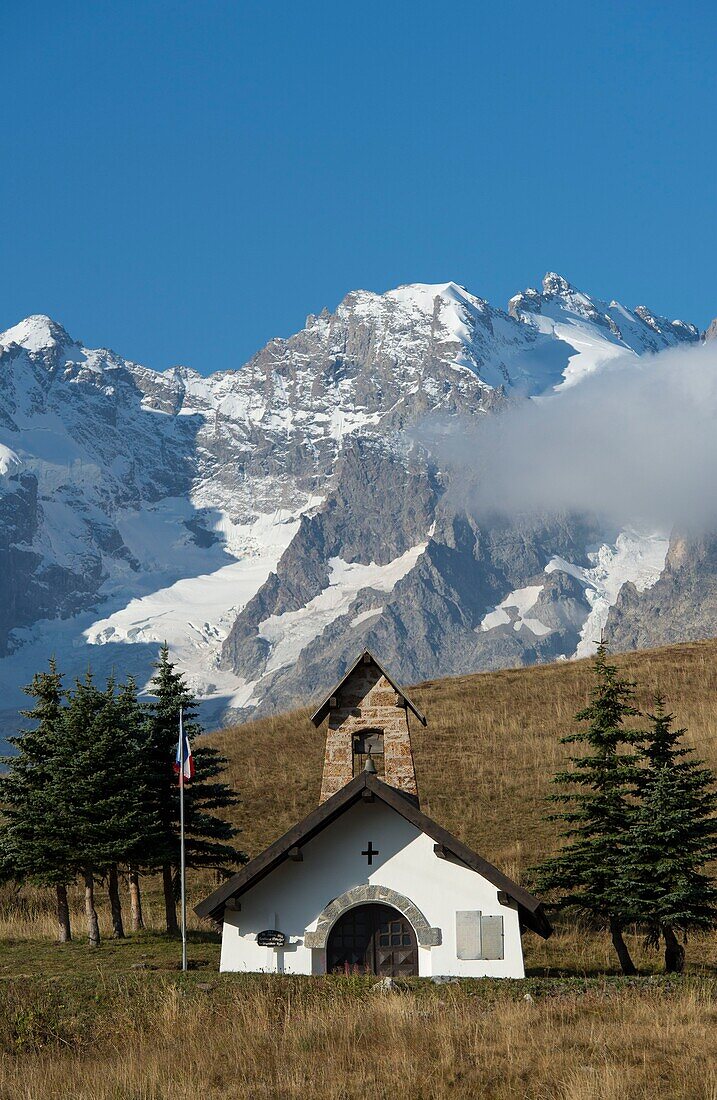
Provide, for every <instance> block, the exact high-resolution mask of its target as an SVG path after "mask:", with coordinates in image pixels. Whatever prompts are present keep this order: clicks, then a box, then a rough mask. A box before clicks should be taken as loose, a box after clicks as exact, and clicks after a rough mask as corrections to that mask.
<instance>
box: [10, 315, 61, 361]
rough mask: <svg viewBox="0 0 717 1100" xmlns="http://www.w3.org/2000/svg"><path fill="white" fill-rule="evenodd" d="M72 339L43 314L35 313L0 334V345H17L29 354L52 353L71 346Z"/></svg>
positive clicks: (58, 325)
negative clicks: (56, 349)
mask: <svg viewBox="0 0 717 1100" xmlns="http://www.w3.org/2000/svg"><path fill="white" fill-rule="evenodd" d="M73 343H74V341H73V339H72V337H71V336H70V335H69V334H68V333H67V332H66V331H65V329H64V328H63V327H62V325H60V324H58V323H57V321H53V319H52V317H48V316H47V315H46V314H44V313H35V314H33V315H32V316H31V317H26V318H25V320H24V321H20V323H19V324H17V325H13V326H12V328H9V329H6V330H5V332H2V333H0V345H3V346H4V347H8V346H9V345H10V344H19V346H20V347H22V348H24V349H25V350H26V351H29V352H31V353H37V352H43V351H52V350H54V349H55V348H57V347H65V346H67V345H68V344H73Z"/></svg>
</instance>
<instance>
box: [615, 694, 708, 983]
mask: <svg viewBox="0 0 717 1100" xmlns="http://www.w3.org/2000/svg"><path fill="white" fill-rule="evenodd" d="M648 717H649V720H650V730H649V733H648V739H647V741H646V742H645V745H644V746H643V748H642V758H643V761H644V764H645V767H644V769H643V771H642V773H641V775H640V776H639V797H640V805H639V808H638V810H637V812H636V814H635V818H634V822H633V824H632V827H631V828H630V830H629V832H628V834H627V837H626V842H625V845H624V850H623V856H622V866H621V884H622V892H623V895H624V897H625V898H626V899H629V902H630V914H629V916H630V918H631V919H632V920H634V921H636V922H639V923H641V924H643V925H644V926H645V927H646V928H647V932H648V941H649V942H652V943H653V944H654V945H655V946H657V944H659V942H660V938H662V939H664V942H665V970H666V971H667V972H675V971H681V970H682V969H683V966H684V959H685V950H684V947H683V946H682V944H681V943H680V942H679V940H678V937H677V933H678V932H682V933H683V934H685V933H687V932H689V931H692V930H698V929H707V928H712V927H714V926H715V924H717V886H715V883H714V881H713V880H712V879H711V878H710V877H709V876H708V875H707V874H706V873H705V871H704V867H705V865H706V864H707V863H709V862H710V861H712V860H714V859H716V858H717V818H716V817H715V813H716V811H717V793H716V792H715V786H714V783H715V778H714V776H713V774H712V773H711V772H710V771H709V769H708V768H706V767H704V766H703V765H702V764H701V762H699V761H697V760H695V759H693V758H692V750H691V749H688V748H685V747H684V746H683V744H682V739H683V737H684V734H685V732H686V731H685V730H684V729H674V728H673V725H674V716H673V715H672V714H667V713H666V711H665V706H664V700H663V698H662V697H660V696H658V698H657V699H656V700H655V709H654V713H653V714H651V715H649V716H648Z"/></svg>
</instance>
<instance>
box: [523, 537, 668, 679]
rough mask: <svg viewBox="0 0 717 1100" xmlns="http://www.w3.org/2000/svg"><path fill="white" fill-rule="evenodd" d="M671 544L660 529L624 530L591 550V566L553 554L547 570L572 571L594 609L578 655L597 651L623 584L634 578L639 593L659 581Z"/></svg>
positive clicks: (582, 637) (585, 629)
mask: <svg viewBox="0 0 717 1100" xmlns="http://www.w3.org/2000/svg"><path fill="white" fill-rule="evenodd" d="M669 545H670V540H669V538H668V537H667V536H666V535H664V534H661V533H659V532H658V533H649V534H643V533H640V532H637V531H621V532H620V534H619V535H618V536H617V538H616V539H615V540H614V541H613V542H605V543H603V544H602V545H601V546H598V547H596V548H595V549H593V550H591V551H589V552H588V559H589V560H590V561H591V562H592V565H591V567H590V568H588V569H583V568H581V567H580V566H577V565H572V564H571V563H570V562H567V561H565V559H564V558H561V557H553V558H552V559H551V560H550V561H549V562H548V564H547V565H546V567H545V572H546V573H552V572H554V571H555V570H558V571H560V572H563V573H568V574H569V575H570V576H571V577H575V579H576V580H578V581H580V583H581V584H583V585H584V586H585V597H586V599H587V601H588V603H589V604H590V609H591V610H590V613H589V614H588V616H587V618H586V620H585V624H584V626H583V628H582V631H581V632H580V641H579V643H578V647H577V649H576V651H575V657H589V656H590V655H591V654H592V653H594V652H595V651H596V649H597V646H598V643H599V641H600V637H601V635H602V631H603V629H604V627H605V624H606V622H607V617H608V615H609V613H610V608H611V607H612V606H613V605H614V603H615V601H616V600H617V597H618V593H619V592H620V589H621V588H622V586H623V584H626V583H627V582H628V581H631V582H632V584H634V585H635V587H636V588H637V590H638V592H644V591H646V589H648V588H651V587H652V585H653V584H655V582H656V581H657V579H658V577H659V576H660V574H661V573H662V570H663V569H664V568H665V559H666V557H667V551H668V548H669Z"/></svg>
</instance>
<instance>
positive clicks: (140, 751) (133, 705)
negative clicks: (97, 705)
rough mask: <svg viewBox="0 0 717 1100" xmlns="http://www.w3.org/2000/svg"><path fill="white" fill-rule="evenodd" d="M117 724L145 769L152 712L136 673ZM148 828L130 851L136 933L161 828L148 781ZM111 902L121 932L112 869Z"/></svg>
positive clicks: (120, 696)
mask: <svg viewBox="0 0 717 1100" xmlns="http://www.w3.org/2000/svg"><path fill="white" fill-rule="evenodd" d="M116 707H117V723H118V727H119V728H120V729H121V730H122V733H123V736H124V738H125V741H126V742H127V745H128V748H129V749H130V750H131V751H132V752H134V753H135V755H136V756H137V758H138V759H139V760H140V761H141V762H142V768H143V771H144V769H145V767H146V764H147V761H148V760H149V759H150V757H151V749H152V731H151V725H150V718H149V712H148V711H147V709H146V708H145V707H143V706H142V705H141V704H140V702H139V700H138V698H137V685H136V683H135V680H134V678H133V677H132V676H128V677H127V679H126V681H125V683H124V684H122V685H121V687H120V688H119V691H118V693H117V699H116ZM142 807H143V820H144V827H143V832H142V836H141V837H140V839H139V842H138V844H137V845H136V846H135V848H134V849H132V850H130V851H128V852H127V856H126V861H127V879H128V883H129V898H130V921H131V929H132V931H133V932H140V931H141V930H142V929H143V928H144V918H143V916H142V893H141V887H140V872H139V868H140V867H141V866H143V865H144V864H147V863H149V862H151V860H152V858H153V855H154V851H155V848H156V846H157V844H158V843H159V842H160V837H161V830H160V826H159V816H158V803H157V798H156V795H155V792H154V790H153V788H152V785H151V784H150V783H148V782H147V781H146V777H145V784H144V787H143V796H142ZM110 876H111V877H110V902H111V904H112V906H113V909H115V908H116V910H117V916H116V917H115V918H114V920H113V924H114V929H115V934H116V935H117V934H119V930H120V928H121V926H122V915H121V907H120V904H119V897H118V896H116V897H115V898H114V900H113V897H112V895H113V894H114V892H115V891H114V888H113V879H116V875H114V874H113V873H112V871H110Z"/></svg>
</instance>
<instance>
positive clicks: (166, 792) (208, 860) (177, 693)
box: [149, 643, 246, 933]
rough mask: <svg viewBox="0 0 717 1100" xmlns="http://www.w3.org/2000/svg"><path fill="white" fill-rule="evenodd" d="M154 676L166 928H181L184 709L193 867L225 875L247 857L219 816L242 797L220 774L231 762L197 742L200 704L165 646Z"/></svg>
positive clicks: (154, 755) (153, 773) (153, 767)
mask: <svg viewBox="0 0 717 1100" xmlns="http://www.w3.org/2000/svg"><path fill="white" fill-rule="evenodd" d="M155 670H156V671H155V676H154V679H153V680H152V685H151V686H152V693H153V695H154V697H155V698H154V700H153V702H152V704H151V722H150V725H151V750H150V768H149V772H150V783H151V785H152V789H153V792H154V797H155V798H156V800H157V814H158V820H159V826H160V833H161V839H160V842H159V843H158V845H157V847H156V863H154V865H153V866H155V867H157V868H158V869H161V872H162V883H163V892H164V905H165V919H166V927H167V931H168V932H171V933H174V932H177V931H178V924H177V888H176V887H177V873H178V866H179V789H178V784H177V777H176V775H175V772H174V759H175V754H176V749H177V741H178V735H179V711H180V708H181V710H182V715H183V723H184V730H185V732H186V733H187V735H188V736H189V739H190V741H191V742H192V754H193V756H194V762H195V776H194V779H193V781H192V782H191V784H189V785H188V786H187V788H186V790H185V855H186V863H187V866H188V867H210V868H213V869H214V870H215V871H217V872H218V873H220V874H223V873H225V871H226V869H227V868H229V867H233V866H235V865H236V864H237V863H241V862H244V860H245V859H246V856H245V855H244V853H243V852H241V851H239V849H237V848H235V847H234V846H233V845H232V844H231V843H230V841H231V840H232V839H233V838H234V837H235V836H236V835H237V833H238V830H237V829H235V828H234V827H233V826H232V825H230V824H229V823H228V822H227V821H226V820H224V819H223V818H221V817H218V816H216V813H215V812H214V811H217V810H219V811H221V810H224V809H227V808H229V807H230V806H233V805H235V803H236V801H237V798H236V796H235V794H234V793H233V791H232V790H231V788H230V787H229V786H228V785H227V784H226V783H223V782H222V781H221V780H220V779H219V776H220V775H221V773H222V771H223V770H224V768H225V766H226V761H225V760H224V758H223V757H222V756H221V755H220V754H219V753H218V752H217V750H216V749H214V748H212V747H210V746H205V745H198V744H197V743H196V741H197V737H198V735H199V734H200V733H201V732H202V727H201V725H200V724H199V722H198V721H197V705H196V700H195V699H194V696H193V695H192V693H191V692H190V691H189V689H188V688H187V685H186V684H185V682H184V678H183V676H182V675H181V673H179V672H177V671H176V669H175V667H174V665H173V663H172V662H171V661H170V659H169V648H168V646H167V645H166V643H165V645H164V646H163V647H162V649H161V650H160V653H159V660H158V661H157V663H156V664H155Z"/></svg>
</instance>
